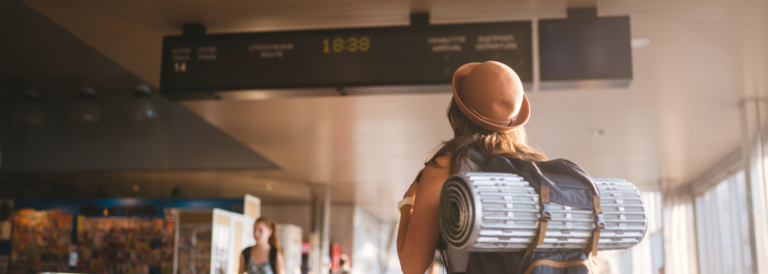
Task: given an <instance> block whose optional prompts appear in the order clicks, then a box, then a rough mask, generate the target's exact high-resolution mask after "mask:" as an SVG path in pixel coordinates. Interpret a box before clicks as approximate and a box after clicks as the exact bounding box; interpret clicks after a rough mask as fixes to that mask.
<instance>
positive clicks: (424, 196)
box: [397, 61, 546, 274]
mask: <svg viewBox="0 0 768 274" xmlns="http://www.w3.org/2000/svg"><path fill="white" fill-rule="evenodd" d="M529 117H530V106H529V105H528V99H527V98H526V96H525V94H524V93H523V85H522V83H521V81H520V78H519V77H518V76H517V74H516V73H515V72H514V71H513V70H512V69H511V68H509V67H508V66H506V65H504V64H502V63H498V62H493V61H489V62H485V63H482V64H480V63H469V64H466V65H464V66H462V67H460V68H459V69H458V70H456V73H455V74H454V75H453V99H452V100H451V104H450V107H449V108H448V122H449V123H450V124H451V127H452V128H453V134H454V135H453V139H451V140H449V141H446V142H443V144H442V146H441V148H440V150H438V152H437V153H436V154H435V156H434V157H433V158H432V159H431V160H430V161H429V162H427V163H426V166H425V167H424V169H422V171H421V172H420V173H419V175H418V176H417V178H416V180H414V182H413V183H412V184H411V186H410V188H408V191H406V193H405V195H403V198H404V199H403V201H401V202H400V204H399V205H398V209H399V210H400V227H399V230H398V234H397V251H398V256H399V258H400V265H401V267H402V269H403V272H404V273H405V274H422V273H424V271H426V270H427V268H428V267H429V265H430V263H432V260H433V258H434V255H435V250H436V248H437V244H438V238H439V235H440V226H439V222H438V204H439V198H440V192H441V189H442V187H443V183H444V182H445V180H446V179H448V176H450V175H451V174H454V173H457V172H459V171H471V170H473V164H472V163H471V161H470V160H469V148H470V147H473V148H474V149H475V150H477V151H478V152H480V153H482V154H484V156H486V157H491V156H494V155H504V156H506V157H510V158H518V159H524V160H528V161H544V160H546V158H545V157H544V155H542V154H541V153H539V152H538V151H536V150H535V149H533V148H531V147H529V146H528V144H527V142H526V134H525V129H524V128H523V125H524V124H525V123H526V122H527V121H528V118H529ZM449 249H450V247H449ZM449 251H450V250H449ZM455 252H460V251H458V250H455ZM448 254H449V256H448V258H446V267H447V268H448V269H447V272H448V273H462V272H465V271H466V264H467V261H466V260H467V258H468V257H467V256H466V254H464V255H465V256H456V257H455V258H459V259H454V257H451V256H450V252H448ZM459 255H461V254H459ZM449 266H450V267H449Z"/></svg>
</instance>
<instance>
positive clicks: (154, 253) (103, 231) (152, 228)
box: [77, 217, 176, 274]
mask: <svg viewBox="0 0 768 274" xmlns="http://www.w3.org/2000/svg"><path fill="white" fill-rule="evenodd" d="M175 228H176V226H175V222H174V221H171V220H167V219H164V218H121V217H118V218H84V219H83V220H82V222H81V224H80V227H79V229H78V242H79V243H78V247H77V252H78V254H79V259H78V262H77V270H78V271H79V272H87V273H168V274H171V273H172V272H173V245H174V236H175V235H174V233H175Z"/></svg>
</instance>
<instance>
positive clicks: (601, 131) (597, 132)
mask: <svg viewBox="0 0 768 274" xmlns="http://www.w3.org/2000/svg"><path fill="white" fill-rule="evenodd" d="M601 135H605V130H604V129H602V128H596V129H593V130H592V136H601Z"/></svg>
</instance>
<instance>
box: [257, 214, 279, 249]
mask: <svg viewBox="0 0 768 274" xmlns="http://www.w3.org/2000/svg"><path fill="white" fill-rule="evenodd" d="M258 222H263V223H264V224H265V225H267V227H269V229H270V230H272V235H270V236H269V240H267V242H268V243H269V245H270V246H271V247H272V248H274V249H275V250H276V251H277V252H278V253H280V251H281V250H280V238H278V237H277V223H275V221H273V220H272V219H270V218H267V217H260V218H259V219H258V220H256V222H255V223H254V224H256V223H258Z"/></svg>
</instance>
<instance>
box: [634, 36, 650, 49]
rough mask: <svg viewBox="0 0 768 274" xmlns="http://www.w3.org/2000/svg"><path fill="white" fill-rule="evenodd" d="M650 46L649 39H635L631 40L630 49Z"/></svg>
mask: <svg viewBox="0 0 768 274" xmlns="http://www.w3.org/2000/svg"><path fill="white" fill-rule="evenodd" d="M649 45H651V39H649V38H647V37H637V38H632V47H633V48H644V47H647V46H649Z"/></svg>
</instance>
